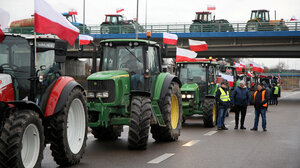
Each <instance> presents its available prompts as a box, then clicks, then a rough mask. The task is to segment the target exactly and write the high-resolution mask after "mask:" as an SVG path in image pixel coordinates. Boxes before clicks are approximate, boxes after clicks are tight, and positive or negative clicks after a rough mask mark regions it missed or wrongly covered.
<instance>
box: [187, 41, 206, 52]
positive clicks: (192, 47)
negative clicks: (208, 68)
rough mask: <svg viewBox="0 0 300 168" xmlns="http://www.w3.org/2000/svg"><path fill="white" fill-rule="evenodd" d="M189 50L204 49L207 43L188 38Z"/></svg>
mask: <svg viewBox="0 0 300 168" xmlns="http://www.w3.org/2000/svg"><path fill="white" fill-rule="evenodd" d="M189 44H190V50H192V51H205V50H207V49H208V48H207V44H206V42H205V41H197V40H191V39H189Z"/></svg>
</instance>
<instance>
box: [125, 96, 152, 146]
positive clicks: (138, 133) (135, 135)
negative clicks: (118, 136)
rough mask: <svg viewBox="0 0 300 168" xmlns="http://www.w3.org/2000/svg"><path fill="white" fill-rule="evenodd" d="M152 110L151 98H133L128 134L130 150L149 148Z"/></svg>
mask: <svg viewBox="0 0 300 168" xmlns="http://www.w3.org/2000/svg"><path fill="white" fill-rule="evenodd" d="M151 110H152V107H151V100H150V99H149V98H146V97H141V96H133V97H132V101H131V114H130V124H129V132H128V148H129V149H146V148H147V142H148V136H149V129H150V117H151V113H152V111H151Z"/></svg>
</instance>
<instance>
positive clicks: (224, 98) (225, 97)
mask: <svg viewBox="0 0 300 168" xmlns="http://www.w3.org/2000/svg"><path fill="white" fill-rule="evenodd" d="M219 89H220V91H221V95H220V99H221V100H222V101H223V102H228V101H230V97H229V92H228V90H227V92H226V93H225V91H224V90H223V89H222V88H221V87H220V88H219Z"/></svg>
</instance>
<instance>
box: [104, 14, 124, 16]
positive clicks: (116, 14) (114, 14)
mask: <svg viewBox="0 0 300 168" xmlns="http://www.w3.org/2000/svg"><path fill="white" fill-rule="evenodd" d="M105 16H122V15H120V14H105Z"/></svg>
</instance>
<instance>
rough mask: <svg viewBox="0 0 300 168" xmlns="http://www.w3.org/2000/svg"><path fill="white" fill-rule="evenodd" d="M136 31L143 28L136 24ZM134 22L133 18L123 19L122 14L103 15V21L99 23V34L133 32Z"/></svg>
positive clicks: (140, 30)
mask: <svg viewBox="0 0 300 168" xmlns="http://www.w3.org/2000/svg"><path fill="white" fill-rule="evenodd" d="M137 26H138V31H139V32H143V31H144V28H143V27H142V26H140V25H139V24H137ZM135 30H136V22H135V21H133V20H124V17H123V15H119V14H112V15H105V22H103V23H101V28H100V33H101V34H120V33H121V34H126V33H135Z"/></svg>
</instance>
